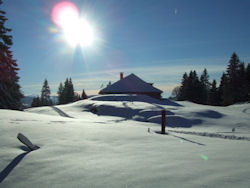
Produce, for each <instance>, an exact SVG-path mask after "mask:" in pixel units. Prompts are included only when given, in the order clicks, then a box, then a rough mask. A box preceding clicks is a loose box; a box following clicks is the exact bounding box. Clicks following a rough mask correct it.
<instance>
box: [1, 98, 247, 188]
mask: <svg viewBox="0 0 250 188" xmlns="http://www.w3.org/2000/svg"><path fill="white" fill-rule="evenodd" d="M115 97H116V96H114V98H115ZM128 99H129V97H128ZM165 102H166V101H165ZM169 104H170V103H168V104H167V103H165V104H160V103H158V104H157V103H152V102H151V103H147V101H143V102H142V101H137V102H132V101H128V100H127V101H126V100H124V101H122V102H119V101H114V100H109V101H107V100H106V101H105V100H104V99H103V100H101V101H100V100H96V98H95V99H90V100H84V101H79V102H76V103H72V104H68V105H59V106H56V108H57V109H59V110H61V111H62V112H64V113H65V114H66V115H68V116H70V118H69V117H62V114H60V113H58V111H56V110H55V109H54V108H51V107H42V108H33V109H29V110H28V111H26V112H18V111H9V110H0V119H1V126H0V133H2V134H1V137H0V159H1V162H0V182H1V183H0V187H34V186H35V187H236V186H237V187H248V185H249V184H250V178H249V173H250V169H249V166H250V158H249V155H250V142H249V141H248V140H232V139H228V138H227V139H224V138H218V137H210V136H198V135H194V134H188V133H187V132H206V133H217V134H220V135H235V136H242V137H246V138H247V137H250V135H249V134H250V131H249V125H248V123H247V122H248V121H249V109H250V105H249V104H240V105H233V106H229V107H218V108H215V107H211V106H202V105H196V104H193V103H189V102H181V103H178V105H173V104H172V105H169ZM162 108H165V109H166V110H167V111H168V113H167V121H168V116H169V117H172V125H175V128H174V126H172V127H171V128H167V130H169V131H184V132H186V134H183V133H176V132H169V135H161V134H156V133H155V132H154V131H157V130H160V126H159V124H155V123H151V122H150V121H153V122H157V121H158V120H157V119H159V117H158V113H159V112H160V110H161V109H162ZM90 110H92V112H94V113H92V112H90ZM126 112H127V113H126ZM124 113H125V114H126V115H124ZM180 117H181V118H183V119H182V120H183V123H184V124H185V123H187V122H189V121H191V127H189V128H185V126H181V127H180V126H176V125H179V124H178V121H177V119H178V118H180ZM133 119H136V120H139V121H134V120H133ZM187 120H189V121H187ZM194 120H196V121H195V123H192V121H194ZM198 120H199V121H198ZM145 121H148V122H145ZM179 122H180V121H179ZM189 123H190V122H189ZM180 125H183V124H182V123H180ZM236 126H238V127H237V128H236V131H235V132H234V133H232V132H231V129H232V128H233V127H236ZM176 127H178V128H176ZM18 132H22V133H23V134H24V135H26V136H27V137H28V138H30V140H31V141H32V142H33V143H34V144H37V145H39V146H40V147H41V148H40V149H38V150H36V151H32V152H28V150H27V148H26V147H24V146H23V145H22V144H21V143H20V142H19V141H18V140H17V139H16V135H17V133H18Z"/></svg>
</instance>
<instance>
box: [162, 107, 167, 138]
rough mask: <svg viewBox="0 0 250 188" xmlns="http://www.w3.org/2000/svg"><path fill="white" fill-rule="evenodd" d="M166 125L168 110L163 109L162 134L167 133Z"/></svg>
mask: <svg viewBox="0 0 250 188" xmlns="http://www.w3.org/2000/svg"><path fill="white" fill-rule="evenodd" d="M165 127H166V110H162V111H161V134H165Z"/></svg>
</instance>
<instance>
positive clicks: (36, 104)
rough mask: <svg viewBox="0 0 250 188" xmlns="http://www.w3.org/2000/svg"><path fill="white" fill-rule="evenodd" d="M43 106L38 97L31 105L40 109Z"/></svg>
mask: <svg viewBox="0 0 250 188" xmlns="http://www.w3.org/2000/svg"><path fill="white" fill-rule="evenodd" d="M41 105H42V103H41V100H40V98H39V97H38V96H37V97H35V98H34V99H33V101H32V103H31V107H39V106H41Z"/></svg>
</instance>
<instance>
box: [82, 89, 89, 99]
mask: <svg viewBox="0 0 250 188" xmlns="http://www.w3.org/2000/svg"><path fill="white" fill-rule="evenodd" d="M81 98H82V99H83V100H84V99H87V98H88V97H87V95H86V93H85V91H84V89H83V90H82V97H81Z"/></svg>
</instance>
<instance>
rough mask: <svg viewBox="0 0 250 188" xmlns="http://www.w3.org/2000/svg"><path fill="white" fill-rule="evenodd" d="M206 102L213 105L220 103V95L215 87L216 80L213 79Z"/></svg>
mask: <svg viewBox="0 0 250 188" xmlns="http://www.w3.org/2000/svg"><path fill="white" fill-rule="evenodd" d="M208 104H209V105H213V106H217V105H220V96H219V91H218V88H217V87H216V80H213V82H212V85H211V89H210V91H209V93H208Z"/></svg>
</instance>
